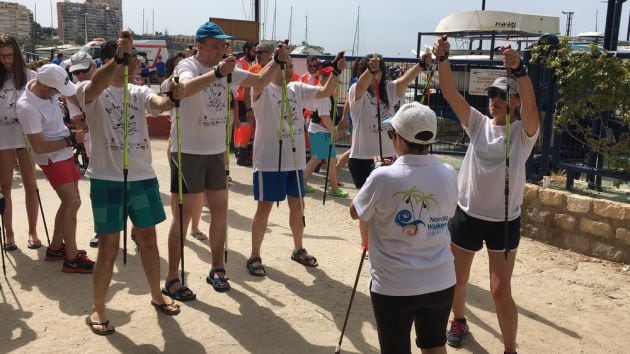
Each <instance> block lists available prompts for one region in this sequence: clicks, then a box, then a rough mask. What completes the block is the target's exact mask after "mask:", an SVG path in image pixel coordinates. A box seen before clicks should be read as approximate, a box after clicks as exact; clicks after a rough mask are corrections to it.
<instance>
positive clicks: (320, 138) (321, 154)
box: [308, 132, 337, 160]
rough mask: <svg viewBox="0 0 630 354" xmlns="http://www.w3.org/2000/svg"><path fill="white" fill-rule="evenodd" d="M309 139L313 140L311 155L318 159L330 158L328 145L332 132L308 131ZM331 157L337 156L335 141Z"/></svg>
mask: <svg viewBox="0 0 630 354" xmlns="http://www.w3.org/2000/svg"><path fill="white" fill-rule="evenodd" d="M308 139H309V140H310V141H311V156H315V158H316V159H318V160H327V159H328V146H329V145H330V133H328V132H326V133H324V132H319V133H308ZM330 157H332V158H337V149H335V142H334V141H333V144H332V150H331V151H330Z"/></svg>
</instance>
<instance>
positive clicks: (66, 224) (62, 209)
mask: <svg viewBox="0 0 630 354" xmlns="http://www.w3.org/2000/svg"><path fill="white" fill-rule="evenodd" d="M55 191H56V192H57V195H58V196H59V199H61V205H59V210H58V212H57V218H55V231H54V236H53V242H52V243H55V238H56V237H59V236H61V237H62V238H63V242H64V243H65V245H66V259H67V260H68V261H70V262H73V261H74V259H75V258H76V255H77V212H78V211H79V207H80V206H81V197H80V196H79V184H78V182H72V183H66V184H63V185H61V186H58V187H57V188H56V189H55ZM58 222H60V223H58ZM58 230H59V231H58ZM51 246H52V244H51ZM60 247H61V245H60V244H59V247H53V249H59V248H60Z"/></svg>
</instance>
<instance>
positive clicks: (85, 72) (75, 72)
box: [72, 68, 90, 75]
mask: <svg viewBox="0 0 630 354" xmlns="http://www.w3.org/2000/svg"><path fill="white" fill-rule="evenodd" d="M89 72H90V68H87V69H83V70H75V71H73V72H72V75H80V74H87V73H89Z"/></svg>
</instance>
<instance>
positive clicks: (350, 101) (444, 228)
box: [0, 22, 539, 353]
mask: <svg viewBox="0 0 630 354" xmlns="http://www.w3.org/2000/svg"><path fill="white" fill-rule="evenodd" d="M231 38H232V37H231V36H230V35H228V34H226V33H224V31H223V30H222V29H221V28H220V27H219V26H218V25H217V24H215V23H213V22H207V23H204V24H203V25H201V26H200V27H199V28H198V30H197V32H196V34H195V44H194V47H191V48H190V50H189V51H187V53H181V54H178V55H175V56H173V57H171V58H168V60H167V61H166V62H165V63H163V64H164V65H163V68H162V69H161V71H160V75H159V78H160V83H161V89H160V93H156V92H154V91H153V90H152V89H151V88H150V87H148V86H145V85H144V83H145V82H144V81H143V82H135V81H134V79H133V78H135V77H136V76H138V74H141V71H142V65H141V59H139V58H141V57H142V53H141V52H139V51H137V50H136V49H135V48H134V46H133V39H132V38H131V34H130V33H127V32H125V31H123V32H121V36H120V38H118V39H116V40H110V41H107V42H104V43H103V46H102V48H101V56H102V58H100V60H101V63H100V67H97V63H96V62H95V61H94V60H93V59H92V58H91V57H90V56H89V54H87V53H82V52H79V53H77V54H75V55H73V56H72V57H71V58H70V59H69V60H68V61H62V60H61V59H62V58H57V59H56V61H57V62H53V63H48V64H47V63H31V65H30V66H29V65H27V64H26V63H25V61H24V58H23V56H22V53H21V51H20V46H19V44H18V43H17V42H16V40H15V39H14V38H13V37H11V36H8V35H0V63H1V65H0V79H1V82H2V91H1V92H0V110H2V114H1V117H2V120H1V121H0V185H1V192H2V195H3V197H2V198H3V200H2V202H3V205H4V210H3V213H2V217H3V220H4V228H5V231H6V238H5V239H4V240H3V241H4V242H3V248H4V250H3V251H5V252H6V251H12V250H15V249H17V247H18V244H19V242H21V238H20V237H21V236H20V235H17V236H16V231H15V227H14V225H13V223H12V219H13V215H14V214H15V213H16V209H17V210H21V209H20V208H15V205H14V203H13V202H12V193H15V191H12V181H13V174H14V170H15V168H16V166H19V171H20V176H21V178H22V184H23V186H24V193H25V201H26V203H25V211H26V214H27V219H28V238H26V244H27V246H28V248H32V249H37V248H40V247H41V246H42V240H41V235H38V233H37V223H38V218H39V216H40V215H39V207H40V204H41V201H40V200H39V194H38V193H39V190H38V188H37V183H36V180H35V174H34V168H35V167H34V166H35V164H36V165H38V166H39V168H40V169H41V170H42V171H43V173H44V174H45V176H46V179H47V180H48V182H49V183H50V185H51V186H52V188H53V189H54V190H55V192H56V194H57V196H58V197H59V199H60V206H59V208H58V210H57V212H56V215H55V217H54V220H53V222H52V225H54V226H53V233H52V239H48V245H47V248H46V256H45V260H46V261H50V262H52V261H62V267H61V270H62V271H63V272H67V273H93V284H94V286H93V301H94V305H93V308H92V311H91V312H90V315H89V316H87V317H86V318H85V323H86V325H87V326H88V327H89V328H90V330H91V331H92V332H94V333H95V334H98V335H109V334H112V333H115V328H114V326H113V325H111V324H110V322H109V320H108V314H107V310H106V308H107V306H106V299H107V292H108V289H109V285H110V281H111V278H112V273H113V267H114V262H115V259H116V257H117V254H118V250H119V246H120V238H121V231H122V232H123V233H124V234H125V236H126V232H127V228H128V227H127V219H129V220H131V223H132V225H131V227H129V229H130V230H131V238H132V239H133V241H134V242H135V243H136V244H137V246H138V249H139V251H140V254H141V255H142V265H143V268H144V271H145V274H146V277H147V280H148V283H149V288H150V294H151V304H152V305H153V306H154V307H155V308H156V309H157V310H159V311H160V312H161V313H163V314H165V315H177V314H178V313H179V312H180V311H181V310H182V307H181V304H179V303H178V302H186V301H194V300H196V299H197V295H196V293H195V292H194V290H193V289H190V288H189V287H188V286H186V284H185V279H184V278H183V276H184V272H183V269H182V273H181V275H180V273H179V271H180V264H181V266H182V268H183V262H182V258H183V254H182V252H183V251H184V247H183V235H186V234H187V233H188V226H189V224H191V223H192V233H191V234H192V236H194V237H196V238H197V239H199V240H205V239H209V245H210V254H211V259H212V261H211V264H210V267H209V270H208V274H207V277H206V281H207V283H208V284H209V285H210V286H212V288H213V289H214V290H216V291H217V292H226V291H229V290H230V282H229V278H228V276H227V273H228V272H227V269H226V266H225V258H224V257H225V256H224V255H226V254H227V246H226V245H227V238H228V228H229V225H228V219H227V212H228V199H229V194H228V186H229V181H230V176H229V160H228V159H229V156H228V155H227V152H228V151H229V147H230V141H231V139H232V137H233V141H234V150H235V152H236V155H237V164H238V165H240V166H245V167H251V168H252V196H253V198H254V200H255V201H256V202H257V207H256V212H255V215H254V217H253V220H252V225H251V234H252V247H251V254H250V257H249V259H248V260H247V262H246V264H245V265H246V267H247V269H248V271H249V273H250V274H251V275H252V276H258V277H262V276H265V275H266V274H267V270H266V269H265V266H264V264H263V261H262V259H263V252H262V242H263V239H264V237H265V233H266V230H267V222H268V218H269V215H270V213H271V210H272V209H273V205H274V203H279V202H280V201H284V200H285V199H286V200H287V203H288V206H289V215H288V223H289V225H290V229H291V233H292V236H293V243H294V245H293V249H292V250H291V252H287V254H288V255H290V259H292V260H293V261H295V262H298V263H300V264H302V265H304V266H305V267H317V266H318V265H319V263H318V260H317V258H316V257H315V256H314V255H313V254H312V253H310V252H308V251H307V250H306V248H305V246H304V243H303V234H304V226H305V218H306V214H307V213H306V211H305V205H304V196H305V194H306V193H312V192H313V191H314V188H313V187H311V186H310V185H309V184H307V183H306V181H308V179H309V177H310V176H311V175H312V173H313V172H314V171H315V170H316V169H317V168H319V167H320V165H322V164H325V165H326V168H327V169H328V171H327V172H326V184H325V186H324V193H325V194H326V193H328V195H330V196H332V197H336V198H346V197H347V196H348V192H347V191H345V190H344V189H342V188H341V186H342V183H341V182H340V181H339V177H338V171H339V170H340V169H341V167H342V166H343V164H344V163H345V162H346V161H347V163H348V169H349V171H350V174H351V176H352V181H353V182H354V185H355V186H356V188H357V189H358V193H357V195H356V197H355V198H354V199H353V200H352V203H351V207H350V216H351V217H352V218H354V219H358V220H359V233H360V236H361V244H362V246H363V247H364V248H365V249H366V250H368V249H369V267H370V275H371V277H370V296H371V299H372V306H373V310H374V316H375V319H376V324H377V330H378V338H379V343H380V346H381V351H382V352H383V353H409V352H411V343H410V340H409V337H410V335H409V334H410V331H411V328H412V324H415V333H416V345H417V346H418V347H419V348H420V349H421V351H422V352H423V353H445V352H446V347H445V344H446V343H447V342H448V344H450V345H452V346H460V345H462V344H463V343H464V338H465V336H466V335H467V333H468V331H469V326H468V323H467V322H466V317H465V303H466V285H467V282H468V278H469V274H470V270H471V265H472V261H473V258H474V255H475V252H477V251H479V250H481V249H482V247H483V245H484V243H485V245H486V248H487V250H488V255H489V271H490V289H491V294H492V297H493V300H494V302H495V305H496V314H497V318H498V323H499V328H500V331H501V335H502V339H503V343H504V346H505V352H506V353H515V352H516V333H517V309H516V305H515V302H514V300H513V298H512V294H511V276H512V270H513V267H514V262H515V258H516V250H517V248H518V245H519V239H520V235H519V229H520V212H521V210H520V207H521V204H522V200H523V190H524V182H525V174H524V169H525V160H526V159H527V156H528V155H529V153H530V152H531V150H532V148H533V145H534V143H535V141H536V138H537V136H538V131H539V118H538V112H537V109H536V104H535V98H534V94H533V88H532V84H531V81H530V80H529V77H528V75H527V71H526V70H525V68H524V66H523V64H522V62H521V59H520V56H519V53H518V52H517V51H515V50H513V49H511V48H510V47H503V48H502V51H503V53H502V54H503V60H504V65H505V67H506V76H504V77H499V78H498V79H497V80H495V81H494V83H493V84H492V85H491V86H489V87H487V88H486V92H487V95H488V105H489V112H490V114H489V115H488V116H486V115H484V114H482V113H481V112H479V111H478V110H476V109H475V108H473V107H471V106H470V104H469V103H468V102H467V101H466V100H465V98H464V97H463V96H462V95H461V94H460V92H459V91H458V89H457V87H456V84H455V80H454V78H453V74H452V72H451V69H450V64H449V50H450V46H449V43H448V41H447V38H446V37H443V38H440V39H438V40H437V41H436V43H435V44H434V46H433V51H432V53H425V54H424V55H422V56H421V58H419V60H418V62H417V63H416V64H415V65H414V66H413V67H411V68H409V69H408V70H406V71H405V72H403V73H402V75H401V76H400V77H398V78H397V79H394V80H388V79H386V77H385V75H384V74H385V73H386V70H387V68H386V67H385V62H384V61H383V59H382V58H381V57H380V56H378V55H368V56H366V57H365V58H362V59H360V60H357V61H356V62H355V65H354V66H353V68H352V82H351V85H350V87H349V91H348V94H347V100H346V102H337V100H336V97H337V96H338V92H336V90H338V88H337V87H338V85H337V83H338V79H339V76H340V74H341V73H342V72H343V71H344V70H346V62H345V58H344V56H343V53H340V54H338V55H337V57H335V59H334V60H333V61H327V62H322V61H320V60H318V59H317V58H316V57H309V58H307V60H306V63H307V72H306V73H305V74H304V75H302V76H300V75H298V74H297V73H295V71H294V63H293V61H292V59H291V56H290V55H289V52H288V47H287V45H286V44H279V45H277V46H275V47H272V46H270V45H267V44H262V43H261V44H258V43H254V42H247V43H245V45H244V47H243V54H242V56H240V57H239V59H237V58H236V56H235V55H233V54H232V52H231V47H230V45H229V43H230V42H229V41H228V40H229V39H231ZM161 67H162V66H161ZM435 67H436V68H437V71H438V72H439V75H440V90H441V92H442V95H443V96H444V98H445V99H446V101H447V102H448V104H449V105H450V106H451V108H452V110H453V111H454V113H455V114H456V115H457V118H458V119H459V121H460V123H461V125H462V126H463V128H464V130H465V131H466V134H467V135H468V136H469V138H470V144H469V147H468V150H467V152H466V155H465V158H464V161H463V164H462V167H461V170H460V171H459V173H458V172H457V171H456V170H455V169H454V168H453V167H451V166H449V165H446V164H443V163H440V162H439V161H438V160H437V159H436V158H435V157H434V156H433V155H431V154H430V153H429V147H430V145H431V144H432V143H433V142H434V141H435V139H436V136H437V133H438V132H437V118H436V114H435V112H433V111H432V110H431V109H430V108H429V107H428V106H425V105H422V104H420V103H418V102H411V103H404V102H403V101H404V99H403V97H404V92H405V90H406V88H407V86H408V85H409V84H410V83H411V81H412V80H414V79H416V78H417V77H418V76H419V75H420V74H421V73H422V72H425V71H427V70H430V69H431V68H435ZM348 69H350V68H348ZM69 74H70V75H69ZM141 77H143V76H142V75H141ZM401 103H402V105H401ZM338 106H340V107H344V108H343V109H341V110H340V112H338V111H337V107H338ZM398 107H399V108H398ZM66 110H67V111H66ZM161 111H171V114H170V119H171V133H170V138H169V152H168V160H169V163H170V171H171V176H170V181H168V182H167V183H168V184H169V185H170V192H171V205H170V206H171V215H172V217H171V220H170V223H171V225H170V229H169V233H168V250H167V251H168V269H167V270H166V272H162V271H161V270H160V264H159V251H158V247H157V238H156V237H157V235H156V228H155V226H156V225H157V224H159V223H161V222H163V221H165V220H166V219H167V216H166V213H165V211H164V207H163V205H162V202H161V200H160V193H159V181H158V179H157V176H156V174H155V171H154V169H153V167H152V155H151V142H150V138H149V134H148V127H147V121H146V119H144V117H145V116H146V113H147V112H148V113H152V114H155V115H157V113H159V112H161ZM338 117H341V119H337V118H338ZM350 124H351V126H352V144H351V148H350V150H349V151H348V152H347V153H345V154H342V155H340V156H337V151H336V149H335V147H334V145H335V143H334V142H335V139H336V137H337V136H339V135H340V132H342V131H344V130H346V129H347V128H348V126H349V125H350ZM232 128H233V129H232ZM77 144H81V145H83V146H85V150H86V153H87V155H88V156H89V165H88V166H87V170H86V172H85V176H86V177H88V178H89V179H90V205H91V209H92V214H93V219H94V230H95V233H96V236H95V238H94V239H93V240H91V241H90V245H91V246H93V247H98V254H97V257H96V259H97V262H94V261H93V260H92V259H91V258H90V257H88V255H87V252H86V251H84V250H80V247H79V245H77V242H76V228H77V227H76V225H77V212H78V210H79V207H80V206H81V204H82V199H83V198H82V196H81V195H80V194H79V188H78V181H79V179H80V177H81V176H80V173H79V170H78V168H77V166H76V164H75V158H74V152H75V151H74V148H76V146H77ZM307 151H308V152H309V155H310V160H308V162H307ZM324 162H325V163H324ZM162 182H164V181H162ZM506 190H507V191H509V193H507V194H504V191H506ZM204 205H206V206H207V207H208V209H209V210H210V215H211V222H210V228H209V230H208V233H207V235H206V234H205V233H204V232H203V231H201V230H200V229H199V225H198V224H199V216H200V214H201V208H202V207H203V206H204ZM41 216H42V217H43V216H44V215H41ZM47 236H48V235H47ZM161 277H164V278H163V279H164V286H163V287H162V286H161V282H160V278H161ZM451 312H452V313H453V319H452V320H451V321H450V323H451V325H450V328H449V329H448V330H447V327H448V322H449V317H450V313H451ZM344 327H345V326H344Z"/></svg>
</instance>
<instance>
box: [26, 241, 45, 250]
mask: <svg viewBox="0 0 630 354" xmlns="http://www.w3.org/2000/svg"><path fill="white" fill-rule="evenodd" d="M27 247H28V248H30V249H32V250H36V249H38V248H40V247H42V241H40V240H35V241H32V240H28V246H27Z"/></svg>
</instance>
